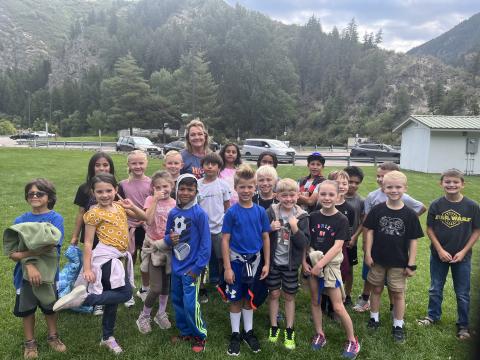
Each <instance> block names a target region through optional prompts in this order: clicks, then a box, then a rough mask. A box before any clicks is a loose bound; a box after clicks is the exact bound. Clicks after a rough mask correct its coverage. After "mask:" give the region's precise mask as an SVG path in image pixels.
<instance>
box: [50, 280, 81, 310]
mask: <svg viewBox="0 0 480 360" xmlns="http://www.w3.org/2000/svg"><path fill="white" fill-rule="evenodd" d="M87 296H88V293H87V288H86V287H85V285H79V286H77V287H76V288H74V289H73V290H72V291H71V292H70V293H68V294H67V295H65V296H64V297H62V298H60V299H58V300H57V302H56V303H55V304H54V305H53V311H55V312H56V311H60V310H64V309H73V308H76V307H79V306H81V305H82V304H83V302H84V301H85V299H86V298H87Z"/></svg>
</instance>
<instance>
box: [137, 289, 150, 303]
mask: <svg viewBox="0 0 480 360" xmlns="http://www.w3.org/2000/svg"><path fill="white" fill-rule="evenodd" d="M147 295H148V290H143V289H142V288H140V290H138V291H137V296H138V297H139V298H140V299H141V300H142V301H143V302H145V299H146V298H147Z"/></svg>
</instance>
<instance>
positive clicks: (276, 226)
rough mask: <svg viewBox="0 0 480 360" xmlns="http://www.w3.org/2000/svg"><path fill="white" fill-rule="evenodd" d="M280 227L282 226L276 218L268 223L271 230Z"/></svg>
mask: <svg viewBox="0 0 480 360" xmlns="http://www.w3.org/2000/svg"><path fill="white" fill-rule="evenodd" d="M281 227H282V224H280V221H278V220H273V221H272V223H271V224H270V228H271V229H272V231H277V230H280V228H281Z"/></svg>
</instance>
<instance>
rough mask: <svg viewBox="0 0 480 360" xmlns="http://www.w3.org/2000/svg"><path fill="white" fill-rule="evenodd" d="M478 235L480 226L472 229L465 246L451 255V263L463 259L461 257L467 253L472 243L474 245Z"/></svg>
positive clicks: (479, 234)
mask: <svg viewBox="0 0 480 360" xmlns="http://www.w3.org/2000/svg"><path fill="white" fill-rule="evenodd" d="M479 236H480V228H478V229H473V231H472V235H470V238H469V239H468V241H467V244H466V245H465V247H464V248H463V249H462V250H460V251H459V252H458V253H456V254H455V255H454V256H453V259H452V261H450V262H452V263H457V262H461V261H462V260H463V258H464V257H465V255H467V254H468V252H469V251H470V249H471V248H472V247H473V245H475V243H476V242H477V240H478V237H479Z"/></svg>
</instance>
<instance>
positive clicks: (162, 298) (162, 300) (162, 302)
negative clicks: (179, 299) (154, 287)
mask: <svg viewBox="0 0 480 360" xmlns="http://www.w3.org/2000/svg"><path fill="white" fill-rule="evenodd" d="M167 302H168V295H159V296H158V313H159V314H163V313H164V312H165V310H166V309H167Z"/></svg>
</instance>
